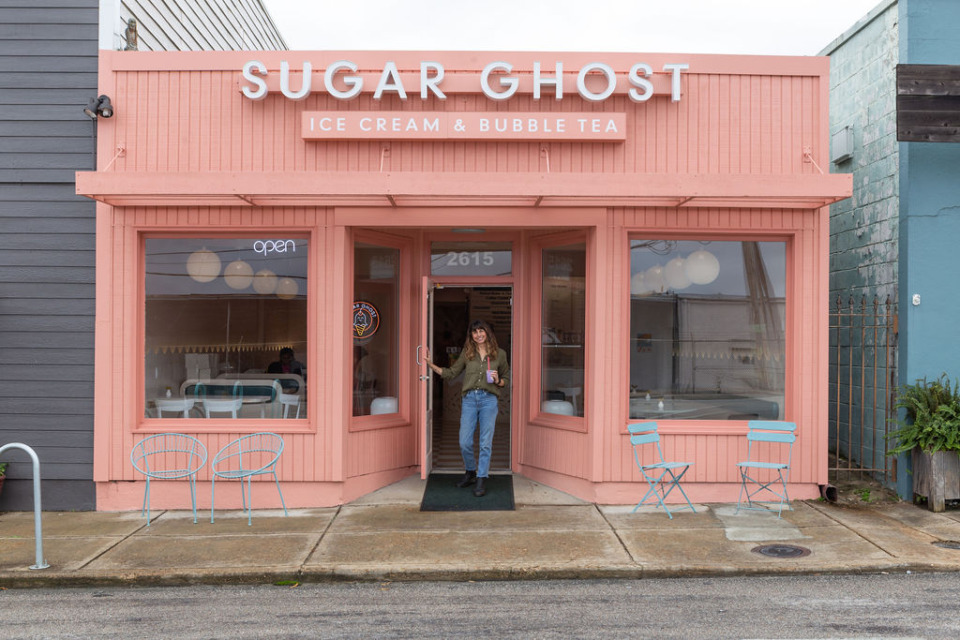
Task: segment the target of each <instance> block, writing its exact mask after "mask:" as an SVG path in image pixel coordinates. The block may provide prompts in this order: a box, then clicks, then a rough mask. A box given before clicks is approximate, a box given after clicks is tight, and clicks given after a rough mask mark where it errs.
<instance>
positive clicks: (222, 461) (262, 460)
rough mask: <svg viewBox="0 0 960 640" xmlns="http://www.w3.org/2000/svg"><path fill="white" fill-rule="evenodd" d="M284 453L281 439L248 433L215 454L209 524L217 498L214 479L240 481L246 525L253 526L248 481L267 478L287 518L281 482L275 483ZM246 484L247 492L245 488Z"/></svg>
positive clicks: (270, 435)
mask: <svg viewBox="0 0 960 640" xmlns="http://www.w3.org/2000/svg"><path fill="white" fill-rule="evenodd" d="M281 453H283V438H281V437H280V436H278V435H277V434H275V433H267V432H261V433H251V434H249V435H246V436H242V437H240V438H237V439H236V440H234V441H232V442H230V443H229V444H227V445H226V446H225V447H223V448H222V449H220V451H218V452H217V455H216V456H214V458H213V461H212V462H211V463H210V470H211V471H213V476H212V478H211V483H210V522H211V523H212V522H213V515H214V506H213V505H214V496H215V495H216V488H217V484H216V481H217V478H223V479H224V480H240V495H241V497H242V499H243V508H244V509H245V510H246V512H247V524H248V525H252V524H253V494H252V493H251V491H250V489H251V487H250V480H251V479H252V478H253V476H259V475H266V474H270V475H272V476H273V481H274V483H275V484H276V485H277V493H279V494H280V504H281V505H282V506H283V515H288V514H287V505H286V503H284V501H283V492H282V491H281V490H280V481H279V480H278V479H277V462H279V460H280V454H281ZM244 480H246V485H247V486H246V488H244V486H243V484H244Z"/></svg>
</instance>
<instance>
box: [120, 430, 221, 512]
mask: <svg viewBox="0 0 960 640" xmlns="http://www.w3.org/2000/svg"><path fill="white" fill-rule="evenodd" d="M130 462H131V463H133V468H134V469H136V470H137V471H139V472H140V473H142V474H143V475H144V476H146V478H147V488H146V489H145V490H144V492H143V508H142V509H141V511H140V513H141V514H142V513H146V514H147V526H148V527H149V526H150V480H151V479H154V480H178V479H180V478H187V479H188V480H189V481H190V500H191V502H192V504H193V523H194V524H196V523H197V472H198V471H200V469H202V468H203V465H205V464H206V463H207V448H206V447H205V446H203V443H202V442H200V441H199V440H197V439H196V438H194V437H193V436H188V435H186V434H183V433H158V434H157V435H155V436H150V437H148V438H144V439H143V440H141V441H140V442H139V443H137V444H136V445H135V446H134V447H133V450H132V451H130Z"/></svg>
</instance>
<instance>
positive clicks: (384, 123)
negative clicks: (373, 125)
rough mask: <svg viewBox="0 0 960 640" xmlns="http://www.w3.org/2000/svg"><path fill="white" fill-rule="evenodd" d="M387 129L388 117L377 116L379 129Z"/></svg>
mask: <svg viewBox="0 0 960 640" xmlns="http://www.w3.org/2000/svg"><path fill="white" fill-rule="evenodd" d="M386 130H387V119H386V118H377V131H386Z"/></svg>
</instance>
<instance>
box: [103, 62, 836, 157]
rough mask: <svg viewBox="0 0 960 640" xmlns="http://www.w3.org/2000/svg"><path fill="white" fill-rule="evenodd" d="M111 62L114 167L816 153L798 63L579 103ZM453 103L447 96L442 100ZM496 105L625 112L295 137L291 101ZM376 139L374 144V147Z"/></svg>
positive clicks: (815, 121) (810, 87)
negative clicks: (615, 139)
mask: <svg viewBox="0 0 960 640" xmlns="http://www.w3.org/2000/svg"><path fill="white" fill-rule="evenodd" d="M241 65H242V62H237V63H236V66H235V67H234V68H230V67H227V68H224V69H200V70H192V71H187V70H182V71H177V70H171V71H161V70H157V69H151V70H119V71H117V72H116V73H115V76H114V78H115V83H116V88H115V90H114V93H116V96H115V98H114V104H115V105H117V116H116V131H115V134H116V138H115V139H116V141H117V143H118V144H123V145H125V146H126V148H127V152H126V154H125V155H124V156H123V157H119V158H117V159H116V160H115V161H114V163H113V168H112V170H114V171H161V172H198V171H199V172H205V171H380V170H381V167H382V168H383V170H385V171H431V172H503V171H510V172H539V171H547V170H548V164H549V171H551V172H567V173H570V172H577V173H694V174H717V173H720V174H727V173H774V174H776V173H812V172H814V171H815V169H814V168H813V167H812V166H811V165H810V164H805V163H803V160H802V155H801V152H800V149H801V148H803V147H810V149H811V151H812V152H813V154H814V157H820V154H821V152H822V151H823V149H821V146H822V141H821V139H820V136H819V131H818V127H819V124H820V123H819V113H820V110H821V107H822V105H821V93H822V91H821V82H823V81H824V80H823V78H822V77H821V76H820V75H818V74H819V73H820V72H821V71H822V69H821V65H820V63H819V62H816V61H815V62H814V63H811V65H810V71H809V73H808V74H807V75H800V74H795V75H786V76H776V75H763V74H758V73H756V72H750V71H746V72H742V71H741V72H738V71H737V70H735V69H734V70H731V71H730V72H729V73H724V74H720V73H716V72H714V73H706V72H698V71H697V69H696V68H695V67H692V68H691V70H690V71H689V72H688V73H687V74H686V76H685V80H684V90H683V96H682V99H681V101H680V102H678V103H671V102H670V100H669V97H665V96H656V97H654V98H653V99H651V100H649V101H648V102H644V103H634V102H632V101H630V100H629V99H628V98H627V97H626V96H622V95H619V96H613V97H611V98H609V99H608V100H606V101H604V102H602V103H590V102H587V101H585V100H583V99H581V98H580V97H579V96H577V95H575V94H574V95H572V96H569V95H565V97H564V98H563V99H562V100H559V101H556V100H549V101H548V100H540V101H535V100H534V99H533V98H532V96H530V95H518V96H515V97H513V98H511V100H509V101H508V104H507V105H505V106H503V107H501V105H499V104H497V103H494V102H493V101H491V100H489V99H487V98H486V97H484V96H482V95H477V94H463V95H459V96H456V97H451V98H449V99H448V100H447V101H446V102H444V101H440V100H437V99H436V98H430V99H427V100H420V99H419V98H413V97H411V98H410V99H408V100H407V101H406V102H404V101H401V100H400V99H398V98H396V97H386V98H384V99H383V100H374V99H373V97H372V95H371V94H369V93H363V94H361V96H359V97H358V98H356V99H355V100H353V101H350V102H347V103H344V102H342V101H338V100H335V99H333V98H331V97H329V96H328V95H326V94H325V93H321V92H314V93H313V94H312V95H311V96H309V97H307V98H306V99H304V100H302V101H297V102H295V101H291V100H288V99H286V98H284V97H283V96H281V95H279V94H270V95H269V96H268V97H267V98H266V99H265V100H263V101H260V102H251V101H249V100H246V99H242V98H241V97H240V96H239V92H238V80H239V67H240V66H241ZM451 103H453V104H451ZM501 108H509V110H510V111H516V112H527V113H531V114H537V113H547V114H548V113H551V112H559V111H596V112H610V113H626V114H627V127H628V136H627V140H626V142H623V143H592V144H587V143H572V142H549V143H523V142H493V143H486V142H414V141H407V142H403V141H392V142H325V143H323V144H319V143H316V142H307V141H304V140H303V139H301V137H300V132H299V128H300V122H299V114H300V113H301V112H303V111H305V110H306V111H315V110H338V109H340V110H374V111H376V110H397V111H405V112H411V113H412V112H416V111H421V110H422V111H429V110H445V109H453V110H464V111H489V112H496V111H497V110H498V109H501ZM385 148H386V149H387V152H386V153H384V149H385Z"/></svg>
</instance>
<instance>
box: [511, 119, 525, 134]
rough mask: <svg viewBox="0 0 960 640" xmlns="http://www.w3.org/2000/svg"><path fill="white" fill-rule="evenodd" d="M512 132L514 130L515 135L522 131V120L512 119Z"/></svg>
mask: <svg viewBox="0 0 960 640" xmlns="http://www.w3.org/2000/svg"><path fill="white" fill-rule="evenodd" d="M513 130H514V131H515V132H517V133H519V132H521V131H523V119H522V118H514V119H513Z"/></svg>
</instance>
